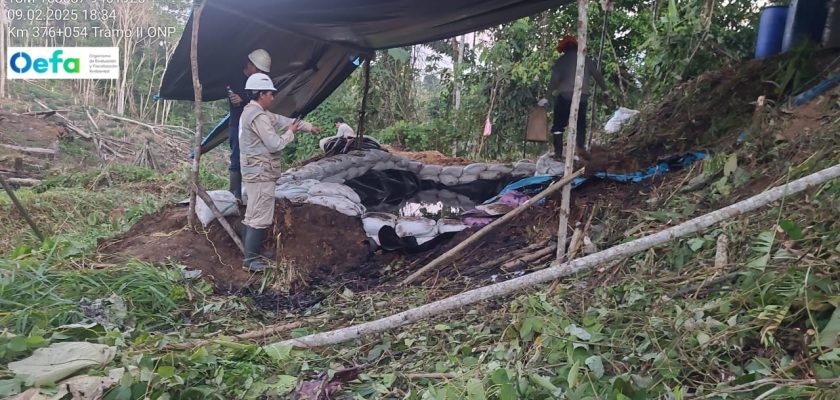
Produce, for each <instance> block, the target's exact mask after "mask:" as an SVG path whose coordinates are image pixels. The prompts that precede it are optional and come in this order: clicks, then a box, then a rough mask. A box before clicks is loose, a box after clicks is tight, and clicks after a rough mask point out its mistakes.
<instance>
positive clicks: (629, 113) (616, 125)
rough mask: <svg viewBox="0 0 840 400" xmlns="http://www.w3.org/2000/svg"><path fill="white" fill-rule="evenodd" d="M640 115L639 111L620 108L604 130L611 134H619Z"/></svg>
mask: <svg viewBox="0 0 840 400" xmlns="http://www.w3.org/2000/svg"><path fill="white" fill-rule="evenodd" d="M638 114H639V111H638V110H633V109H630V108H624V107H619V108H618V110H615V112H614V113H613V115H612V117H610V120H609V121H607V124H606V125H604V130H605V131H606V132H607V133H610V134H615V133H618V131H620V130H621V127H622V126H623V125H626V124H627V123H629V122H631V121H632V120H633V118H634V117H635V116H636V115H638Z"/></svg>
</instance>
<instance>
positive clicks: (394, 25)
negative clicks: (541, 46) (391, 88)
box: [160, 0, 570, 117]
mask: <svg viewBox="0 0 840 400" xmlns="http://www.w3.org/2000/svg"><path fill="white" fill-rule="evenodd" d="M569 1H570V0H281V1H271V0H250V1H249V0H205V2H206V4H205V6H204V10H203V12H202V18H201V25H200V26H199V36H198V65H199V73H198V75H199V78H200V79H201V84H202V88H203V93H202V98H203V99H204V100H207V101H212V100H219V99H223V98H225V97H226V93H225V86H226V85H228V84H229V82H230V81H231V80H233V79H243V76H242V73H241V71H242V67H243V64H244V60H246V57H247V54H248V53H249V52H251V51H253V50H254V49H258V48H263V49H266V50H268V52H269V53H270V54H271V73H270V75H271V77H272V78H273V79H274V81H275V84H276V85H277V87H278V89H279V90H280V92H279V93H278V95H277V96H276V99H275V102H274V104H272V106H271V110H272V111H274V112H277V113H280V114H283V115H287V116H291V117H296V116H299V115H305V114H306V113H308V112H310V111H312V110H313V109H315V107H317V106H318V105H319V104H320V103H321V102H322V101H324V99H326V98H327V96H329V95H330V94H331V93H332V92H333V91H334V90H335V89H336V88H337V87H338V86H339V85H340V84H341V83H342V82H343V81H344V80H345V79H347V77H348V76H349V75H350V74H351V73H352V72H353V70H354V69H355V68H356V66H357V64H356V63H354V61H355V60H356V59H357V58H359V57H365V56H369V55H372V54H373V52H374V51H375V50H378V49H387V48H392V47H399V46H407V45H412V44H418V43H424V42H430V41H433V40H438V39H443V38H449V37H453V36H456V35H460V34H464V33H468V32H473V31H476V30H479V29H483V28H487V27H490V26H495V25H498V24H501V23H505V22H508V21H512V20H515V19H518V18H521V17H524V16H528V15H532V14H536V13H538V12H540V11H543V10H546V9H549V8H552V7H557V6H559V5H562V4H565V3H568V2H569ZM191 32H192V16H190V19H189V20H188V21H187V25H186V26H185V28H184V34H183V35H182V36H181V40H180V41H179V42H178V46H177V47H176V48H175V52H174V53H173V54H172V58H171V59H170V61H169V64H168V66H167V68H166V71H165V72H164V76H163V82H162V84H161V88H160V97H161V98H164V99H169V100H193V87H192V73H191V69H190V35H191Z"/></svg>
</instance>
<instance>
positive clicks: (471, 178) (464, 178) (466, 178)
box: [458, 171, 487, 184]
mask: <svg viewBox="0 0 840 400" xmlns="http://www.w3.org/2000/svg"><path fill="white" fill-rule="evenodd" d="M485 172H487V171H481V172H480V173H475V174H472V173H470V174H468V173H466V172H464V174H463V175H461V177H460V178H458V183H459V184H465V183H472V182H475V181H477V180H478V179H479V176H480V175H481V174H483V173H485ZM482 179H483V178H482Z"/></svg>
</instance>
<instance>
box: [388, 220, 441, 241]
mask: <svg viewBox="0 0 840 400" xmlns="http://www.w3.org/2000/svg"><path fill="white" fill-rule="evenodd" d="M395 229H396V231H397V236H399V237H405V236H414V237H418V236H432V237H433V236H435V235H436V234H437V222H435V220H433V219H428V218H423V217H400V218H399V219H397V225H396V227H395Z"/></svg>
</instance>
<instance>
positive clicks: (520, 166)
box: [511, 160, 537, 176]
mask: <svg viewBox="0 0 840 400" xmlns="http://www.w3.org/2000/svg"><path fill="white" fill-rule="evenodd" d="M536 170H537V164H534V163H532V162H530V161H525V160H522V161H518V162H517V163H516V164H513V172H512V173H511V174H512V175H513V176H532V175H534V172H535V171H536Z"/></svg>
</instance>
